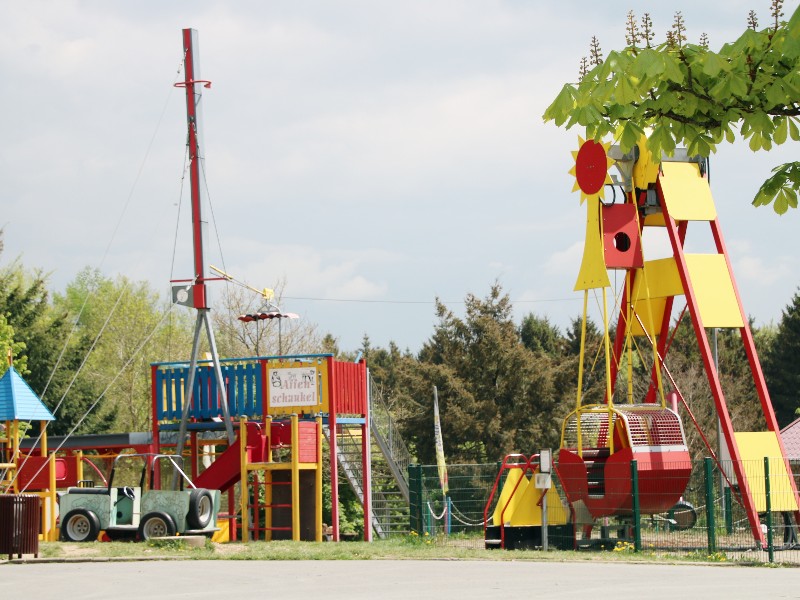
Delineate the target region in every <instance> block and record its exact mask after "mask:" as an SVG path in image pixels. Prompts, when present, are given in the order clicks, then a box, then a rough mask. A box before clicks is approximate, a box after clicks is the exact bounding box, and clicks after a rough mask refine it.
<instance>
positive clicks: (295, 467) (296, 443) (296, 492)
mask: <svg viewBox="0 0 800 600" xmlns="http://www.w3.org/2000/svg"><path fill="white" fill-rule="evenodd" d="M291 423H292V484H291V489H292V541H294V542H299V541H300V425H299V423H298V419H297V413H292V418H291Z"/></svg>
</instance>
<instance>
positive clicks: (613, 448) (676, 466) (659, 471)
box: [558, 404, 692, 518]
mask: <svg viewBox="0 0 800 600" xmlns="http://www.w3.org/2000/svg"><path fill="white" fill-rule="evenodd" d="M609 431H612V435H611V436H609ZM579 432H580V436H579V435H578V434H579ZM579 437H580V444H579V443H578V439H579ZM633 460H635V461H636V467H637V475H638V490H639V510H640V512H641V513H642V514H655V513H660V512H664V511H667V510H669V509H670V508H671V507H672V506H674V505H675V503H676V502H677V501H678V500H680V498H681V496H682V495H683V493H684V491H685V490H686V486H687V484H688V483H689V477H690V475H691V470H692V465H691V460H690V457H689V450H688V448H687V446H686V438H685V436H684V432H683V426H682V424H681V421H680V418H679V417H678V415H677V414H675V413H674V412H673V411H671V410H670V409H668V408H663V407H661V406H660V405H655V404H638V405H633V404H629V405H624V406H615V407H613V408H611V409H609V407H608V406H605V405H594V406H588V407H581V408H580V409H578V410H576V411H574V412H572V413H571V414H570V415H568V416H567V418H566V420H565V423H564V433H563V436H562V443H561V450H560V451H559V455H558V472H559V476H560V478H561V481H562V485H563V487H564V492H565V493H566V495H567V499H568V500H569V502H570V503H571V504H574V503H575V502H578V501H582V502H583V503H584V504H585V505H586V508H587V509H588V510H589V513H590V514H591V515H592V517H593V518H599V517H604V516H615V515H629V514H631V512H632V510H633V495H632V492H633V475H632V470H631V461H633Z"/></svg>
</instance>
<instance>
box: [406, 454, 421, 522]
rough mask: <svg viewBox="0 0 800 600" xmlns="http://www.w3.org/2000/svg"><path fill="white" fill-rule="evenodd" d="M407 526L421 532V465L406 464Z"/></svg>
mask: <svg viewBox="0 0 800 600" xmlns="http://www.w3.org/2000/svg"><path fill="white" fill-rule="evenodd" d="M408 490H409V494H408V496H409V503H408V508H409V510H408V520H409V524H408V528H409V529H410V530H411V531H416V532H417V534H418V535H422V534H423V531H424V530H423V525H424V524H423V521H422V466H421V465H408Z"/></svg>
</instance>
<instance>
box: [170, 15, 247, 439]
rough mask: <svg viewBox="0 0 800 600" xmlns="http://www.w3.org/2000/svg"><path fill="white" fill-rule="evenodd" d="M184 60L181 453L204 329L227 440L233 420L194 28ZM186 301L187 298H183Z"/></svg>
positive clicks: (187, 36) (188, 34)
mask: <svg viewBox="0 0 800 600" xmlns="http://www.w3.org/2000/svg"><path fill="white" fill-rule="evenodd" d="M183 62H184V75H185V77H186V80H185V81H183V82H181V83H178V84H176V86H178V87H182V88H184V89H185V90H186V131H187V137H186V143H187V145H188V148H189V161H190V163H189V175H190V180H191V193H192V244H193V248H194V277H193V278H192V283H191V289H192V306H194V308H195V309H196V310H197V320H196V322H195V328H194V340H193V343H192V358H191V362H190V363H189V377H188V379H187V389H186V398H185V399H184V405H183V414H182V417H181V425H180V430H179V435H178V445H177V449H176V453H177V454H178V455H180V454H181V453H182V452H183V447H184V443H185V438H186V430H187V423H188V419H189V409H190V407H191V404H192V395H193V392H194V381H195V376H196V373H197V358H198V355H199V352H200V333H201V331H202V330H203V329H205V330H206V333H207V336H208V345H209V350H210V351H211V360H212V364H213V368H214V374H215V376H216V381H217V382H218V385H217V390H218V394H219V404H220V409H221V412H222V415H223V420H224V423H225V430H226V432H227V436H228V442H229V443H231V444H232V443H233V441H234V434H233V424H232V423H231V419H230V412H229V410H228V395H227V391H226V389H225V385H224V381H225V380H224V379H223V377H222V369H221V368H220V363H219V353H218V352H217V344H216V341H215V339H214V330H213V328H212V326H211V319H210V318H209V312H210V308H209V306H208V298H207V294H206V262H205V242H206V239H207V233H208V221H207V220H206V217H205V212H206V204H207V198H206V194H205V186H204V185H202V181H203V176H204V175H205V158H204V154H205V152H204V149H203V138H202V127H201V125H202V115H203V110H202V101H203V88H204V87H206V88H208V87H211V82H210V81H205V80H202V79H200V62H199V46H198V41H197V31H195V30H194V29H184V30H183ZM185 300H187V299H186V298H185V296H184V297H183V298H181V296H180V294H179V295H178V301H180V302H182V303H184V301H185ZM185 303H187V304H188V302H185Z"/></svg>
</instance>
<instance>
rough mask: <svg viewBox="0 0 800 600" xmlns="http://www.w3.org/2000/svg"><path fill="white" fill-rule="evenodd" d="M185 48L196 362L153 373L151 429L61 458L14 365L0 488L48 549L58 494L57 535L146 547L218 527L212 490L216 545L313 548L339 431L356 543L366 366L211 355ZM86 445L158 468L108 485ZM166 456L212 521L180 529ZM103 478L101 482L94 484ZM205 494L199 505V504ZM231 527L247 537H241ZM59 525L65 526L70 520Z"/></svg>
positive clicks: (80, 442) (6, 401) (180, 494)
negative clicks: (29, 503) (169, 506)
mask: <svg viewBox="0 0 800 600" xmlns="http://www.w3.org/2000/svg"><path fill="white" fill-rule="evenodd" d="M183 50H184V74H185V80H184V81H183V82H180V83H178V84H176V87H181V88H184V89H185V92H186V114H187V121H186V123H187V146H188V151H189V161H190V164H189V172H190V177H191V199H192V241H193V250H194V275H193V277H192V278H191V279H187V280H178V281H174V282H173V284H174V285H173V300H174V302H175V303H176V304H182V305H185V306H190V307H192V308H194V309H195V310H196V311H197V320H196V325H195V332H194V342H193V346H192V353H191V357H190V361H189V362H188V364H187V363H171V364H156V365H153V366H152V372H151V375H152V390H151V391H152V411H153V412H152V432H151V433H149V434H128V435H119V436H81V439H76V438H72V439H71V440H70V439H63V440H61V443H60V444H59V446H58V447H57V449H56V450H57V451H50V450H49V449H48V445H47V428H46V424H45V423H46V422H47V421H50V420H52V419H53V418H54V417H53V415H52V414H51V413H50V412H49V411H48V410H47V409H46V407H45V406H44V405H43V404H42V403H41V401H40V400H39V399H38V398H37V397H36V395H35V394H34V393H33V392H32V390H30V388H29V387H28V386H27V384H25V382H24V381H23V380H22V378H21V377H19V375H18V374H17V373H16V371H14V369H13V367H12V368H10V369H9V371H8V373H7V374H6V376H7V377H4V378H3V382H4V385H3V386H0V389H5V388H6V387H8V389H9V390H10V391H9V393H8V394H4V395H3V396H1V397H0V401H1V402H0V408H2V414H0V419H3V420H5V421H6V425H5V436H4V437H3V438H1V439H0V450H2V458H1V459H0V462H2V465H0V468H2V473H3V484H4V485H3V488H2V489H0V492H3V493H5V492H11V493H14V494H20V493H24V492H33V493H36V494H38V495H40V496H41V498H42V502H41V510H42V519H41V528H42V529H41V532H40V537H41V539H43V540H48V541H52V540H55V539H57V537H58V528H57V526H56V520H57V513H58V506H57V496H56V490H57V489H61V490H64V489H66V490H67V493H66V494H65V495H64V498H65V508H66V509H67V511H68V513H69V515H65V516H69V517H70V518H68V519H67V520H66V533H65V534H64V537H66V538H68V539H73V540H74V539H80V540H83V541H91V540H93V539H96V538H97V535H98V533H99V531H100V530H103V531H105V532H106V534H110V536H114V535H123V534H130V533H131V532H132V531H134V530H135V531H136V532H137V533H138V536H139V537H140V538H147V537H153V536H155V535H157V534H170V533H176V532H178V533H188V532H192V531H201V532H202V533H204V534H208V533H211V530H212V529H216V513H217V509H218V508H219V504H220V499H219V492H224V493H227V500H228V501H227V512H226V513H223V514H222V515H220V518H221V519H222V520H224V521H226V523H223V525H225V526H223V527H221V532H220V535H218V536H217V538H216V539H219V540H222V541H224V540H227V539H243V540H245V541H247V540H250V539H281V538H286V539H292V540H300V539H306V540H317V541H319V540H321V539H322V536H323V527H322V469H323V466H322V465H323V452H322V438H323V436H324V435H327V438H328V445H329V448H330V453H329V456H330V464H331V469H330V470H331V505H332V509H331V520H332V523H331V529H330V538H331V539H333V540H337V541H338V539H339V515H338V498H339V487H338V486H339V482H338V474H339V464H338V463H342V462H343V460H344V459H343V457H342V456H341V455H340V454H339V453H338V451H337V439H338V438H339V436H340V432H341V430H342V428H343V427H345V428H346V429H347V430H348V431H351V430H354V429H357V430H360V439H361V444H362V448H361V453H360V454H361V457H362V464H361V465H360V468H355V466H354V465H353V467H354V468H353V469H345V471H346V474H347V475H348V478H349V479H350V481H351V483H353V484H354V485H356V484H357V485H358V487H359V489H360V491H361V498H362V501H363V506H364V515H365V516H364V532H365V533H364V535H365V538H366V539H371V535H372V522H371V516H372V511H371V506H370V498H371V494H370V491H371V484H370V466H369V456H370V452H369V442H370V431H369V402H368V387H367V370H366V364H365V363H364V362H363V361H361V362H358V363H343V362H340V361H336V360H334V358H333V357H332V356H331V355H302V356H279V357H254V358H246V359H227V360H222V359H220V357H219V354H218V352H217V348H216V342H215V340H214V334H213V329H212V324H211V320H210V319H209V311H210V307H209V304H208V294H207V290H206V282H207V281H213V280H217V279H220V278H208V277H207V276H206V262H205V238H206V229H207V221H206V216H205V215H206V214H207V210H206V206H205V205H206V203H207V199H206V198H205V191H204V190H205V188H204V185H203V184H202V181H201V172H202V173H204V172H205V168H204V167H203V163H204V158H203V145H202V121H201V119H202V90H203V88H208V87H210V82H208V81H206V80H201V79H200V78H199V72H200V69H199V57H198V53H197V32H196V31H194V30H192V29H185V30H183ZM223 279H224V278H223ZM203 332H205V333H206V336H207V342H208V346H209V349H210V360H206V361H202V360H200V358H199V354H200V340H201V334H202V333H203ZM20 391H21V392H24V393H21V392H20ZM30 420H41V421H42V424H41V427H40V430H41V435H40V437H39V438H37V439H36V441H34V442H33V443H29V444H28V447H27V448H23V447H22V445H21V443H20V423H21V422H23V421H30ZM96 438H102V439H96ZM110 438H115V439H113V440H112V439H110ZM187 440H188V442H189V443H188V448H186V441H187ZM201 440H202V441H201ZM89 448H94V449H100V448H102V449H104V450H105V454H104V457H105V459H106V460H110V459H113V457H114V456H116V455H117V454H118V453H120V452H127V451H129V450H131V449H132V450H134V451H135V452H139V453H147V454H148V455H149V458H147V459H146V460H145V466H144V470H143V473H144V472H145V471H146V470H151V471H152V477H151V478H150V479H151V481H150V484H149V485H147V486H145V478H144V476H143V478H142V483H141V485H140V486H121V487H119V486H115V485H114V483H113V475H109V477H108V478H106V476H105V474H104V472H103V468H102V466H101V467H98V466H97V465H96V464H95V463H94V462H92V461H91V460H90V459H89V458H87V456H86V455H84V451H85V450H88V449H89ZM217 450H219V451H217ZM165 453H172V454H174V455H177V456H180V457H181V460H183V459H185V460H186V464H187V465H188V466H187V468H186V471H189V472H190V474H191V480H193V481H194V483H191V481H190V484H191V486H192V487H193V488H197V489H202V490H210V491H209V492H208V494H210V495H211V497H212V498H213V504H214V511H213V512H214V517H215V518H214V519H211V520H210V521H209V522H206V521H205V518H204V519H203V520H202V522H201V521H198V520H197V519H194V522H193V523H192V522H189V523H188V524H187V521H192V520H193V519H192V518H191V512H197V511H196V510H195V509H196V507H194V506H193V504H192V496H193V494H194V492H196V490H193V491H192V492H189V491H188V490H186V491H182V490H181V489H179V488H180V487H181V486H182V483H181V482H182V479H183V478H182V477H173V478H172V481H171V483H169V482H168V481H165V480H163V477H162V473H161V465H160V464H158V461H156V462H154V458H155V457H158V456H162V455H164V454H165ZM84 465H90V466H91V469H92V470H93V471H95V475H96V477H95V476H94V475H93V476H92V478H91V479H90V478H87V477H85V475H84V472H83V467H84ZM343 466H345V467H346V465H343ZM112 473H113V469H112ZM356 473H357V475H356ZM97 478H99V479H100V480H101V482H102V486H95V479H97ZM357 479H360V481H356V480H357ZM237 483H241V492H240V494H239V499H238V501H237V499H236V494H235V491H234V487H235V485H236V484H237ZM170 487H171V488H173V490H172V491H173V492H174V494H175V497H176V498H178V499H180V500H179V502H178V503H179V504H181V507H180V508H179V509H176V511H174V512H173V513H169V514H167V513H166V511H165V510H158V506H161V504H160V502H158V501H151V500H152V499H157V498H166V497H167V496H168V495H169V493H170V490H169V488H170ZM137 488H138V489H137ZM195 495H196V494H195ZM203 497H204V498H205V499H206V505H207V495H205V494H203ZM187 501H188V502H189V504H188V505H186V502H187ZM176 502H177V501H176ZM89 505H92V506H93V507H94V510H93V511H92V512H93V515H87V511H88V510H89V508H88V507H89ZM148 506H150V508H149V509H148ZM115 507H116V508H119V510H115ZM206 508H207V506H206ZM148 510H149V512H150V513H152V512H157V513H161V514H162V515H161V518H160V520H159V521H158V523H156V522H155V521H154V520H153V519H148V516H149V514H148ZM76 511H77V513H76ZM187 511H188V512H187ZM203 512H204V514H205V512H208V511H203ZM237 513H238V515H239V516H237ZM98 514H99V516H98ZM76 515H77V516H76ZM239 520H240V521H241V527H237V522H238V521H239ZM148 523H150V525H148ZM61 525H62V528H63V527H64V525H65V523H64V522H62V523H61Z"/></svg>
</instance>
